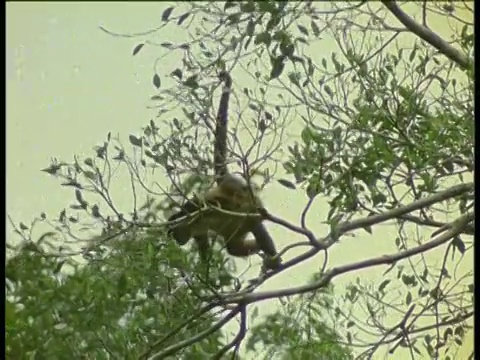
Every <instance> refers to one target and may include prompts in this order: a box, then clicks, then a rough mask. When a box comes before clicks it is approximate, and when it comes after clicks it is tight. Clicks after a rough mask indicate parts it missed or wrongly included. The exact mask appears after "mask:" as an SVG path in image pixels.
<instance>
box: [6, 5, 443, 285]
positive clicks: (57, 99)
mask: <svg viewBox="0 0 480 360" xmlns="http://www.w3.org/2000/svg"><path fill="white" fill-rule="evenodd" d="M167 6H168V3H154V2H151V3H138V2H122V3H102V2H85V3H75V2H69V3H47V2H35V3H28V2H18V3H15V2H9V3H7V60H6V61H7V69H6V74H7V75H6V76H7V189H6V191H7V212H8V214H10V215H11V216H12V217H13V219H14V220H15V221H17V222H18V221H24V222H26V223H28V222H29V221H30V220H31V219H32V218H33V216H35V215H37V214H39V213H40V212H41V211H45V212H46V213H47V214H51V215H54V214H58V212H59V211H60V210H61V209H62V208H63V207H65V206H66V205H67V204H68V202H69V201H70V200H71V199H72V195H73V194H72V191H71V190H68V189H65V188H61V187H60V186H59V183H58V182H57V181H55V180H54V179H53V178H51V177H49V176H48V175H46V174H44V173H42V172H40V169H42V168H44V167H46V166H48V164H49V162H50V159H51V158H52V157H57V158H61V159H66V160H67V161H70V160H71V159H73V155H74V154H78V155H83V156H86V155H89V154H90V153H91V149H92V147H93V146H95V145H97V144H99V143H101V142H103V140H104V138H105V136H106V134H107V133H108V132H109V131H112V132H113V133H119V134H120V136H121V137H122V138H123V139H125V140H126V139H127V138H128V134H130V133H134V132H137V131H139V130H140V128H141V127H142V126H143V125H145V124H146V123H147V122H148V121H149V119H151V118H154V116H155V113H154V112H152V110H148V109H147V105H148V104H149V101H148V99H149V97H150V96H151V95H153V94H154V89H153V86H152V85H151V78H152V75H153V72H152V67H153V63H154V60H155V58H156V56H157V55H158V54H157V53H156V52H155V49H150V50H148V49H144V50H142V52H141V53H140V54H139V55H137V56H135V57H133V56H131V51H132V49H133V47H134V46H135V45H136V44H138V43H139V41H140V39H120V38H114V37H112V36H109V35H107V34H105V33H103V32H102V31H100V30H99V28H98V26H99V25H104V26H106V27H107V28H108V29H110V30H113V31H118V32H122V33H131V32H141V31H144V30H146V29H150V28H152V27H156V26H158V23H159V19H160V14H161V12H162V10H163V9H164V8H166V7H167ZM171 29H173V28H171ZM162 34H163V33H162ZM164 35H165V36H168V39H165V41H175V40H176V37H177V38H178V36H179V35H178V33H175V32H170V33H164ZM178 40H179V41H180V40H185V39H178ZM326 51H327V49H326ZM330 51H331V50H329V51H328V52H330ZM179 60H180V58H179V57H177V58H175V56H171V57H169V58H167V59H166V60H164V62H163V63H162V64H163V65H164V66H165V68H166V69H173V68H174V65H175V62H176V61H179ZM298 124H300V123H298ZM298 124H297V127H298V126H299V125H298ZM121 181H128V179H122V180H121ZM120 201H121V200H120ZM305 201H306V198H305V196H304V195H303V194H301V193H294V192H292V191H286V190H285V188H283V187H281V186H280V185H278V184H272V185H270V186H269V187H267V189H266V190H265V203H266V206H267V208H269V209H270V208H271V207H272V206H274V207H275V208H274V210H273V212H274V213H275V214H276V215H277V216H280V217H284V218H286V219H287V220H289V221H292V222H295V223H298V218H299V216H300V213H301V210H302V209H303V206H304V204H305ZM327 211H328V208H327V206H326V203H325V201H324V200H320V201H318V202H317V203H316V204H315V206H314V207H313V209H312V212H311V214H313V215H311V216H310V220H311V226H312V229H313V230H315V231H318V234H319V235H322V234H326V232H327V231H328V228H327V227H326V226H325V225H322V224H320V223H319V221H318V220H316V219H324V218H325V215H326V213H327ZM315 220H316V221H315ZM269 228H270V229H271V230H272V235H273V237H274V238H275V239H276V241H277V242H278V244H279V247H282V245H286V244H289V243H291V242H292V241H294V240H298V239H299V237H298V236H292V235H291V234H290V233H286V232H285V230H284V229H283V228H280V227H279V226H269ZM11 236H12V235H11V227H10V225H9V224H8V223H7V238H8V239H9V240H11V239H12V237H11ZM395 237H396V231H395V229H393V228H390V227H388V226H380V227H378V228H375V229H374V233H373V236H368V235H366V233H357V234H355V237H345V238H343V239H342V240H341V242H340V244H338V245H337V246H335V247H333V248H332V250H331V251H330V254H329V259H330V260H329V262H330V264H334V265H341V264H345V263H349V262H353V261H357V260H362V259H365V258H367V257H373V256H378V255H382V254H389V253H392V252H394V251H395V246H394V245H393V240H394V239H395ZM435 252H436V253H437V255H434V256H433V259H435V258H436V259H438V258H439V257H438V256H440V257H441V256H442V255H443V252H442V251H441V250H439V251H433V252H432V253H435ZM322 263H323V257H318V258H315V259H313V260H311V261H309V262H307V263H305V264H302V266H298V267H297V268H295V269H292V271H289V272H288V273H287V274H285V275H283V276H278V277H276V278H274V279H273V280H272V281H271V282H269V283H268V284H266V285H265V289H275V288H279V287H282V286H288V285H289V284H291V283H295V284H298V281H299V279H301V280H303V279H305V275H304V274H306V273H307V274H311V272H312V270H313V271H314V270H315V269H318V268H319V267H320V266H321V264H322ZM385 269H386V268H384V267H381V268H375V269H370V270H365V271H363V272H362V273H361V274H353V275H349V276H344V277H342V278H338V280H335V282H334V283H335V285H342V284H345V283H348V282H349V281H351V280H353V279H355V277H356V276H359V275H360V276H362V278H363V279H364V280H365V279H371V280H372V281H373V280H375V279H380V278H381V277H382V275H381V273H382V272H383V271H384V270H385ZM257 270H258V268H256V269H255V271H257ZM306 270H308V271H306Z"/></svg>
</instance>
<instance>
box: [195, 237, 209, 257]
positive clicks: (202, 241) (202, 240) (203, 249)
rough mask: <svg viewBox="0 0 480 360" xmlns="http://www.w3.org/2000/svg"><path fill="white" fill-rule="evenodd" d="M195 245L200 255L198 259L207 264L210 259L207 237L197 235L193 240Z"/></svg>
mask: <svg viewBox="0 0 480 360" xmlns="http://www.w3.org/2000/svg"><path fill="white" fill-rule="evenodd" d="M193 239H194V240H195V243H196V244H197V248H198V252H199V254H200V259H201V260H202V261H203V262H205V263H206V262H207V261H208V259H209V257H210V250H211V246H210V240H209V239H208V236H207V235H198V236H195V237H194V238H193Z"/></svg>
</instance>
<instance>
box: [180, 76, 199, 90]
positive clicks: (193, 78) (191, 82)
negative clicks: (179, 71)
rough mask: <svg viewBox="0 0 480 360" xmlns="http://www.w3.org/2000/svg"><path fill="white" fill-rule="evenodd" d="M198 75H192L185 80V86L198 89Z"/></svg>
mask: <svg viewBox="0 0 480 360" xmlns="http://www.w3.org/2000/svg"><path fill="white" fill-rule="evenodd" d="M197 77H198V76H197V75H192V76H190V77H189V78H187V80H185V82H184V83H183V84H184V85H185V86H187V87H189V88H191V89H197V88H198V87H199V85H198V82H197Z"/></svg>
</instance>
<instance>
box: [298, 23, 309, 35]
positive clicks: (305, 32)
mask: <svg viewBox="0 0 480 360" xmlns="http://www.w3.org/2000/svg"><path fill="white" fill-rule="evenodd" d="M297 27H298V30H300V32H301V33H302V34H303V35H306V36H308V30H307V28H306V27H305V26H303V25H297Z"/></svg>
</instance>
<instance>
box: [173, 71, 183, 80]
mask: <svg viewBox="0 0 480 360" xmlns="http://www.w3.org/2000/svg"><path fill="white" fill-rule="evenodd" d="M170 75H172V76H175V77H177V78H178V80H182V77H183V73H182V70H181V69H175V70H173V71H172V73H171V74H170Z"/></svg>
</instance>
